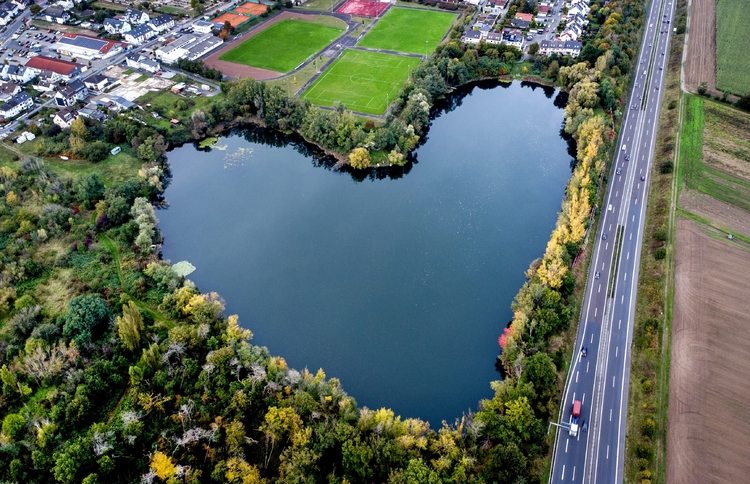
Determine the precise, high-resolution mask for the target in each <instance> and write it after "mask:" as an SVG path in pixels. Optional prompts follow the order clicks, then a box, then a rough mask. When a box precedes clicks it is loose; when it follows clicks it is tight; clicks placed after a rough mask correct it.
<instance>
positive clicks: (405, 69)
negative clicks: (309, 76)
mask: <svg viewBox="0 0 750 484" xmlns="http://www.w3.org/2000/svg"><path fill="white" fill-rule="evenodd" d="M418 64H419V59H416V58H414V57H403V56H399V55H389V54H376V53H371V52H362V51H356V50H347V51H345V52H344V54H343V55H342V56H341V57H339V58H338V59H337V60H336V61H334V63H333V64H331V66H330V67H329V68H328V69H327V70H326V71H325V72H324V73H323V74H322V75H321V76H320V77H319V78H318V79H317V80H316V81H315V82H314V83H313V85H312V86H310V88H309V89H308V90H307V91H305V93H304V94H303V95H302V97H303V98H305V99H309V100H310V102H312V103H313V104H317V105H319V106H333V105H334V103H335V102H336V101H340V102H342V103H343V104H344V105H345V106H346V107H347V108H349V109H351V110H353V111H360V112H363V113H368V114H378V115H379V114H383V113H384V112H385V109H386V107H388V102H390V101H393V99H394V98H395V96H396V94H397V93H398V90H399V89H400V88H401V86H402V85H403V84H404V82H405V81H406V80H407V79H408V78H409V73H410V72H411V70H412V69H414V67H416V66H417V65H418Z"/></svg>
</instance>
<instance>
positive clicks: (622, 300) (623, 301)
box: [620, 294, 625, 304]
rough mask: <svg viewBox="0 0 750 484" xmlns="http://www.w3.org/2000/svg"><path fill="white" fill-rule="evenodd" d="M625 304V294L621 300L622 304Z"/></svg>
mask: <svg viewBox="0 0 750 484" xmlns="http://www.w3.org/2000/svg"><path fill="white" fill-rule="evenodd" d="M623 303H625V295H624V294H623V295H622V297H621V298H620V304H623Z"/></svg>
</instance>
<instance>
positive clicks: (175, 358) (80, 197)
mask: <svg viewBox="0 0 750 484" xmlns="http://www.w3.org/2000/svg"><path fill="white" fill-rule="evenodd" d="M589 16H590V19H591V21H592V24H593V27H594V33H593V34H592V35H591V38H590V39H587V43H586V47H585V48H584V54H585V55H584V54H582V56H581V58H579V59H577V60H575V61H574V60H572V59H568V58H556V57H551V58H546V59H538V60H537V61H535V62H534V73H535V74H536V75H538V76H539V77H543V78H547V79H551V80H554V82H556V83H558V84H559V85H561V86H562V87H563V88H564V89H566V90H567V91H568V92H569V104H568V106H567V107H566V109H565V112H566V125H565V130H566V131H567V132H568V133H570V134H571V135H572V136H573V137H574V138H575V139H576V142H577V156H576V159H577V163H576V165H575V167H574V172H573V175H572V177H571V180H570V182H569V184H568V187H567V194H566V199H565V200H564V202H563V205H562V208H561V212H560V215H559V219H558V223H557V225H556V228H555V229H554V231H553V233H552V236H551V239H550V241H549V244H548V246H547V250H546V252H545V254H544V256H543V257H542V258H540V259H539V260H537V261H535V262H534V263H532V265H531V266H530V268H529V270H528V271H527V274H526V275H527V282H526V284H525V285H524V286H523V287H522V288H521V290H520V291H519V293H518V295H517V296H516V300H515V301H514V303H513V311H514V318H513V322H512V324H511V325H510V326H509V327H508V329H507V330H506V332H505V334H504V335H503V337H502V338H501V344H502V347H503V350H502V353H501V355H500V357H499V364H498V366H499V368H500V369H501V370H502V371H501V372H502V374H503V379H502V380H501V379H498V381H495V382H492V383H491V386H492V388H493V390H494V397H493V398H491V399H487V400H483V401H481V402H479V404H478V406H477V409H476V411H474V412H469V413H467V414H465V415H461V416H456V417H457V418H456V420H455V422H450V423H446V424H444V425H443V426H442V427H441V428H435V429H433V428H430V427H429V426H428V424H426V423H425V422H423V421H420V420H418V419H406V420H402V419H401V418H400V417H398V416H396V415H394V413H393V412H392V411H391V410H388V409H368V408H361V407H359V406H358V405H357V403H356V400H355V399H354V397H353V396H350V395H348V394H347V393H346V391H345V390H344V388H343V386H342V384H341V382H340V381H339V380H337V379H336V378H328V377H327V376H326V374H325V373H324V372H323V370H318V371H316V372H314V373H312V372H309V371H307V370H303V371H298V370H295V369H292V368H289V367H288V365H287V364H286V362H285V360H284V359H283V358H282V357H279V356H274V355H271V354H270V353H269V352H268V350H267V349H266V348H263V347H258V346H255V345H253V344H252V333H251V332H250V330H248V329H245V328H243V326H242V324H241V322H240V321H239V319H238V317H237V316H234V315H226V314H224V304H223V301H222V299H221V297H220V296H219V295H217V294H215V293H209V294H203V293H201V292H200V291H199V290H198V288H196V287H195V286H194V285H193V284H192V283H191V282H190V281H189V280H188V279H186V278H185V274H186V272H185V270H184V268H183V267H181V266H180V265H179V264H178V265H174V266H173V265H171V264H170V263H169V262H168V261H163V260H160V257H159V253H158V244H159V242H160V234H159V231H158V227H157V223H158V220H157V216H156V212H155V211H154V208H153V204H154V203H155V202H157V203H158V202H159V195H160V193H161V191H162V189H163V185H164V183H165V182H166V181H167V179H168V176H169V168H168V165H167V163H166V158H165V152H166V149H167V148H168V146H169V145H170V144H175V143H179V142H184V141H186V140H189V139H200V138H202V137H204V136H206V135H208V134H211V133H215V132H218V131H221V130H223V129H226V128H227V127H231V126H237V125H240V124H243V123H249V122H254V123H261V124H263V125H264V126H266V127H269V128H274V129H279V130H284V131H288V130H293V131H298V132H299V133H301V134H302V135H303V136H304V137H305V138H306V139H308V140H310V141H312V142H314V143H315V144H318V145H319V146H322V147H323V148H325V149H327V150H331V151H335V152H336V153H339V154H348V153H352V154H354V153H358V154H357V155H354V157H355V160H354V161H355V162H357V163H363V164H364V162H363V161H361V160H365V161H366V160H367V159H368V157H369V155H370V153H371V152H375V151H377V152H381V153H385V154H386V155H387V156H388V158H389V160H393V162H394V163H402V162H404V157H405V156H406V154H407V153H408V152H409V151H410V150H411V149H413V148H414V147H415V146H416V144H417V143H418V142H419V139H420V136H423V135H424V133H425V132H426V130H427V129H428V127H429V119H430V118H429V115H430V109H431V106H432V104H433V102H434V100H435V99H436V98H438V97H439V96H441V95H442V93H443V92H444V91H445V90H446V89H447V88H448V87H450V86H457V85H461V84H464V83H466V82H469V81H471V80H472V79H479V78H485V77H494V76H499V75H502V72H503V69H504V68H505V67H504V66H506V65H507V63H510V62H513V61H514V60H515V59H517V58H518V53H517V52H515V51H513V50H505V49H501V48H497V47H495V46H486V45H480V46H478V47H477V48H473V47H466V46H462V45H460V44H458V43H457V42H456V41H455V40H454V41H450V42H448V43H447V44H446V45H444V46H442V47H440V48H439V49H438V50H437V51H436V54H435V55H434V56H433V57H431V58H430V59H428V60H427V61H426V62H425V63H423V64H422V66H421V67H420V68H419V69H417V70H415V72H414V73H413V79H412V81H411V82H409V83H408V84H407V86H405V88H404V90H403V91H402V93H401V95H400V97H399V99H398V101H397V103H396V106H395V109H394V111H393V115H392V116H390V117H389V118H388V119H387V120H386V121H387V122H386V123H384V124H383V125H382V126H376V125H375V124H374V123H371V122H370V123H368V122H362V120H360V119H357V118H355V117H354V116H352V115H351V113H349V112H347V111H346V110H345V109H343V108H341V109H337V110H333V111H320V110H317V109H313V108H311V106H309V104H307V103H305V102H303V101H300V100H298V99H295V98H289V97H287V96H286V95H285V94H284V93H283V91H281V90H280V89H276V88H273V87H269V86H268V85H266V84H263V83H257V82H255V81H252V80H243V81H237V82H232V83H224V84H223V90H224V93H225V95H226V98H225V100H224V101H219V102H216V103H214V104H212V105H211V106H210V108H209V109H206V110H205V111H197V110H196V111H194V113H193V115H192V117H191V120H190V123H188V125H187V126H185V127H184V128H179V129H176V130H174V131H169V132H158V131H157V130H155V129H153V128H148V127H144V126H142V125H140V124H138V123H136V122H134V121H132V120H129V119H127V118H125V117H118V118H115V119H112V120H109V121H107V122H106V123H105V124H103V125H101V124H98V123H95V122H91V121H87V122H79V123H77V124H76V125H75V126H74V127H72V128H71V129H70V130H64V131H57V130H52V128H50V130H51V131H50V132H47V133H44V132H43V133H41V134H42V135H43V136H44V139H43V140H42V142H40V143H39V144H38V150H39V151H38V154H39V155H48V154H57V153H62V152H66V153H75V154H77V155H78V156H81V157H85V156H92V160H93V159H94V158H95V157H96V150H92V149H91V148H90V146H91V145H95V144H96V143H101V144H102V146H99V148H97V149H98V150H99V151H103V149H104V148H108V147H109V146H111V145H112V144H117V143H125V142H127V143H130V144H131V145H132V146H134V147H137V150H136V151H137V153H138V156H139V158H140V159H141V160H142V161H143V162H144V163H143V166H142V168H141V170H140V172H139V177H138V178H137V179H132V180H127V181H124V182H120V183H114V184H111V185H108V186H105V184H104V182H103V181H102V179H101V178H100V177H99V176H97V175H96V174H81V175H77V176H75V177H67V178H62V177H59V176H58V175H55V174H54V173H52V172H51V171H50V170H49V169H48V168H47V167H45V165H44V163H43V162H42V161H41V160H40V159H38V158H34V157H26V156H19V157H18V159H17V160H15V161H13V162H11V163H7V164H4V165H3V166H1V167H0V219H1V220H2V221H1V222H0V380H1V381H2V396H0V418H1V419H2V428H1V430H2V433H1V434H0V479H3V480H5V481H8V482H28V483H42V482H63V483H74V482H76V483H77V482H84V483H87V484H93V483H97V482H101V483H104V482H170V483H176V482H196V483H197V482H206V483H208V482H231V483H248V484H249V483H261V482H290V483H291V482H299V483H303V482H305V483H318V482H321V483H322V482H331V483H335V482H340V483H344V482H348V483H360V482H361V483H367V482H391V483H438V482H477V483H479V482H483V483H491V482H497V483H517V484H521V483H535V482H541V481H542V480H544V479H545V470H546V467H547V463H548V456H549V450H550V449H549V444H550V441H549V439H548V437H547V435H546V432H547V423H548V421H550V420H551V419H554V418H555V416H556V413H557V409H558V406H559V396H558V395H559V392H560V388H561V381H562V379H561V376H560V374H561V373H564V371H565V369H566V368H565V362H564V355H565V347H564V346H561V344H560V340H561V337H560V335H561V333H562V332H564V331H565V330H566V329H567V328H569V326H570V325H571V322H573V320H574V313H575V311H576V308H577V304H578V303H577V301H576V299H575V293H574V290H575V286H576V280H575V277H574V275H573V273H572V271H571V262H572V260H573V259H574V258H575V257H576V256H577V255H578V253H579V249H580V248H581V247H582V243H583V240H584V235H585V233H586V230H587V229H588V228H589V227H590V223H591V214H592V207H594V206H595V204H596V201H597V194H598V193H599V190H600V188H601V184H602V182H603V178H602V173H603V170H604V168H605V166H606V162H607V150H608V149H610V148H611V145H610V142H609V131H610V129H611V128H610V127H609V119H608V117H605V116H604V114H603V113H604V112H605V111H604V110H603V109H608V108H613V111H615V110H617V109H618V107H619V106H620V102H619V101H618V100H619V98H620V97H621V96H622V93H623V92H624V91H625V90H626V86H627V84H628V82H629V76H628V72H629V68H630V63H631V60H632V59H633V58H634V57H635V53H634V51H633V49H634V47H633V46H635V45H637V37H638V30H639V28H640V27H641V22H642V17H643V10H642V9H641V2H638V1H624V2H617V3H609V4H608V5H606V6H605V5H604V2H603V1H597V2H593V3H592V11H591V12H590V14H589ZM454 38H455V36H454ZM363 150H364V152H363ZM92 151H93V154H92ZM365 155H366V156H365ZM488 383H489V382H488Z"/></svg>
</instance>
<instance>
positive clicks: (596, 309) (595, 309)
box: [594, 308, 599, 317]
mask: <svg viewBox="0 0 750 484" xmlns="http://www.w3.org/2000/svg"><path fill="white" fill-rule="evenodd" d="M598 310H599V308H594V317H596V312H597V311H598Z"/></svg>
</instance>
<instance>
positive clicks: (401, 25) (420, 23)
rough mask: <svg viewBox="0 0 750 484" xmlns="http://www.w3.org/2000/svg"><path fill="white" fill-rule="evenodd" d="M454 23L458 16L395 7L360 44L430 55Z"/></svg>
mask: <svg viewBox="0 0 750 484" xmlns="http://www.w3.org/2000/svg"><path fill="white" fill-rule="evenodd" d="M454 20H456V15H454V14H452V13H444V12H431V11H429V10H417V9H411V8H392V9H390V10H389V11H388V13H386V14H385V15H384V16H383V18H381V19H380V20H378V22H377V23H376V24H375V25H374V26H373V28H372V29H371V30H370V31H369V32H368V33H367V35H365V36H364V37H363V38H362V40H361V41H360V42H359V44H357V45H359V46H361V47H371V48H374V49H387V50H395V51H398V52H406V53H409V54H430V53H431V52H432V51H433V50H435V47H437V46H438V44H439V43H440V41H441V40H442V39H443V37H444V36H445V34H446V32H448V29H450V27H451V25H452V24H453V21H454Z"/></svg>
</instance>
